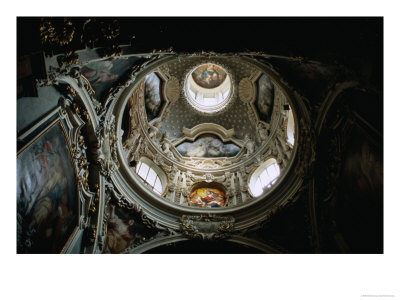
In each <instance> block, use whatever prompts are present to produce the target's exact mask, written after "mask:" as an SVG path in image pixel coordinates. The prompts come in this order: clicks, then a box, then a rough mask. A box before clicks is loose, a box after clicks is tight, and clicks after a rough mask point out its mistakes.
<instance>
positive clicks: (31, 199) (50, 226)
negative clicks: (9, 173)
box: [17, 122, 78, 253]
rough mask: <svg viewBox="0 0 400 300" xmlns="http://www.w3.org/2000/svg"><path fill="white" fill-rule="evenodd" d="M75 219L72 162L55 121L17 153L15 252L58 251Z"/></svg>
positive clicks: (76, 206)
mask: <svg viewBox="0 0 400 300" xmlns="http://www.w3.org/2000/svg"><path fill="white" fill-rule="evenodd" d="M77 220H78V199H77V189H76V177H75V172H74V166H73V164H72V159H71V156H70V152H69V148H68V145H67V142H66V138H65V135H64V132H63V129H62V127H61V124H60V123H59V122H58V123H56V125H54V126H53V127H51V128H50V129H48V130H47V132H45V133H44V134H43V135H42V136H41V137H39V138H38V139H37V140H36V141H35V142H34V143H33V144H31V145H30V146H29V147H28V148H26V149H25V150H24V151H22V153H20V154H19V155H18V157H17V252H18V253H60V252H61V251H62V249H63V247H64V245H65V244H66V243H67V241H68V238H69V237H70V236H71V234H72V233H73V231H74V229H75V228H76V226H77V224H78V221H77Z"/></svg>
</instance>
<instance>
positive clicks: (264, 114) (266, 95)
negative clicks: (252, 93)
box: [255, 74, 275, 123]
mask: <svg viewBox="0 0 400 300" xmlns="http://www.w3.org/2000/svg"><path fill="white" fill-rule="evenodd" d="M257 85H258V93H257V100H256V103H255V104H256V109H257V112H258V115H259V117H260V119H261V120H262V121H265V122H267V123H269V122H270V120H271V113H272V108H273V105H274V92H275V88H274V85H273V83H272V81H271V79H269V77H268V76H267V75H265V74H263V75H261V77H260V78H259V79H258V80H257Z"/></svg>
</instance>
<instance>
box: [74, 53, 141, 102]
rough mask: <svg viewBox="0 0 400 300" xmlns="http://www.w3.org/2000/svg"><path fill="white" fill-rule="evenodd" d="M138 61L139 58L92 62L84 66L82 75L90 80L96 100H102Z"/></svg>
mask: <svg viewBox="0 0 400 300" xmlns="http://www.w3.org/2000/svg"><path fill="white" fill-rule="evenodd" d="M136 60H138V58H136V57H132V58H128V59H123V58H119V59H107V60H102V61H95V62H90V63H88V64H86V65H84V66H82V68H81V74H82V75H83V76H85V77H86V79H88V80H89V82H90V84H91V86H92V88H93V89H94V91H95V97H96V99H97V100H101V99H102V97H104V95H105V94H106V92H107V91H108V90H109V89H110V88H111V87H112V85H113V84H114V83H115V82H116V81H117V80H118V79H120V78H121V77H122V76H123V75H124V74H126V73H127V72H128V71H129V69H130V67H131V66H132V65H133V64H134V63H135V61H136Z"/></svg>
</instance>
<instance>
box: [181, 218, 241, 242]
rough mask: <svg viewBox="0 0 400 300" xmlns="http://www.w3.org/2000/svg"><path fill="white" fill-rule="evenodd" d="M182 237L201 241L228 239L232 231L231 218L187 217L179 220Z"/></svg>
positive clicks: (233, 225) (232, 222) (233, 222)
mask: <svg viewBox="0 0 400 300" xmlns="http://www.w3.org/2000/svg"><path fill="white" fill-rule="evenodd" d="M181 222H182V223H181V230H182V232H183V234H184V235H186V236H188V237H190V238H195V239H201V240H216V239H223V238H227V237H229V236H230V235H231V234H232V232H233V231H234V227H235V219H234V218H233V217H230V216H228V217H217V216H187V215H183V216H182V218H181Z"/></svg>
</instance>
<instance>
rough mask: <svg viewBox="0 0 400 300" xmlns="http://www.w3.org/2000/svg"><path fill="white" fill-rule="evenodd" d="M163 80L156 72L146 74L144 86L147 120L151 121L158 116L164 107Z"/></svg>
mask: <svg viewBox="0 0 400 300" xmlns="http://www.w3.org/2000/svg"><path fill="white" fill-rule="evenodd" d="M160 94H161V80H160V78H158V76H157V75H156V73H151V74H149V75H147V76H146V81H145V87H144V102H145V107H146V114H147V121H151V120H153V119H154V118H156V117H157V116H158V114H159V113H160V110H161V107H162V104H163V102H162V100H161V95H160Z"/></svg>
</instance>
